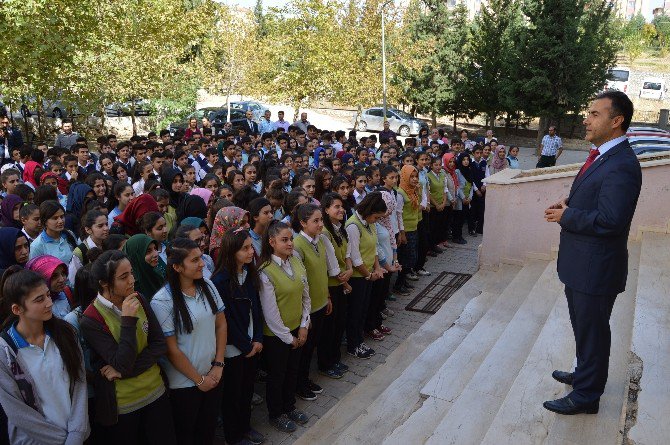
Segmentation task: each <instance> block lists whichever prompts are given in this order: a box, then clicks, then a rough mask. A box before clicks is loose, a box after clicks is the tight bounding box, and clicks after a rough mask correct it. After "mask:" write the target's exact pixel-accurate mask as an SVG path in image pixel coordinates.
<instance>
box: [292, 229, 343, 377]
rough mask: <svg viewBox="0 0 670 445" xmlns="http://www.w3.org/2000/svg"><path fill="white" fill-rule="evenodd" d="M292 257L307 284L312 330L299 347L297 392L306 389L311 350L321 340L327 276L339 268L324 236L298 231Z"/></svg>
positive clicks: (337, 273)
mask: <svg viewBox="0 0 670 445" xmlns="http://www.w3.org/2000/svg"><path fill="white" fill-rule="evenodd" d="M293 246H294V247H293V248H294V250H293V255H294V256H297V257H298V258H299V259H300V260H301V261H302V262H303V265H304V266H305V271H306V272H307V282H308V284H309V289H310V295H309V296H310V300H311V313H310V319H311V320H312V327H311V328H310V330H309V332H308V334H307V341H306V342H305V344H304V345H303V347H302V353H301V356H300V368H299V370H298V383H297V387H298V390H304V389H308V388H307V386H308V384H309V368H310V364H311V362H312V354H313V352H314V348H315V347H316V345H318V344H319V342H320V341H321V334H322V329H323V323H324V319H325V318H326V309H327V306H328V298H329V293H328V277H335V276H337V275H339V273H340V268H339V265H338V262H337V257H336V256H335V250H334V249H333V245H332V244H331V243H330V240H328V238H327V237H325V236H324V235H319V236H317V237H315V238H312V237H310V236H309V235H307V234H306V233H305V232H303V231H301V232H300V233H299V234H298V236H296V237H295V238H294V240H293Z"/></svg>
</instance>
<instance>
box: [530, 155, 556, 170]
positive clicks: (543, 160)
mask: <svg viewBox="0 0 670 445" xmlns="http://www.w3.org/2000/svg"><path fill="white" fill-rule="evenodd" d="M554 165H556V156H545V155H541V156H540V159H538V160H537V164H536V165H535V168H545V167H553V166H554Z"/></svg>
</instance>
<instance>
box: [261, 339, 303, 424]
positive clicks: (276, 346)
mask: <svg viewBox="0 0 670 445" xmlns="http://www.w3.org/2000/svg"><path fill="white" fill-rule="evenodd" d="M292 334H293V336H294V337H297V336H298V329H295V330H293V331H292ZM301 352H302V348H297V349H293V346H291V345H287V344H286V343H284V342H283V341H281V340H280V339H278V338H277V337H275V336H274V335H266V336H265V337H264V339H263V355H264V356H265V358H266V362H267V365H268V377H267V382H266V385H265V386H266V388H265V401H266V402H267V405H268V414H269V417H270V419H276V418H277V417H279V416H281V415H282V414H286V413H289V412H291V411H293V410H294V409H295V387H296V382H297V381H298V368H299V366H300V353H301Z"/></svg>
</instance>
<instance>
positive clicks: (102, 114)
mask: <svg viewBox="0 0 670 445" xmlns="http://www.w3.org/2000/svg"><path fill="white" fill-rule="evenodd" d="M106 122H107V113H105V104H104V103H101V104H100V134H102V135H103V136H104V135H106V134H107V132H106V131H105V123H106Z"/></svg>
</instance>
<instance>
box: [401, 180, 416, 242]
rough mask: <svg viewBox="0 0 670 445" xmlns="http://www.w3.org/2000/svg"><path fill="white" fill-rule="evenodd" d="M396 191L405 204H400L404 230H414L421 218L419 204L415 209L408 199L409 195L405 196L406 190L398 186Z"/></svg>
mask: <svg viewBox="0 0 670 445" xmlns="http://www.w3.org/2000/svg"><path fill="white" fill-rule="evenodd" d="M398 193H400V194H401V195H402V197H403V199H404V200H405V204H403V206H402V222H403V224H404V226H405V232H414V231H416V228H417V226H418V225H419V220H420V219H421V218H420V216H421V206H419V208H416V209H415V208H414V207H413V206H412V203H411V202H410V200H409V196H407V192H405V190H403V189H401V188H400V187H398Z"/></svg>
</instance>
